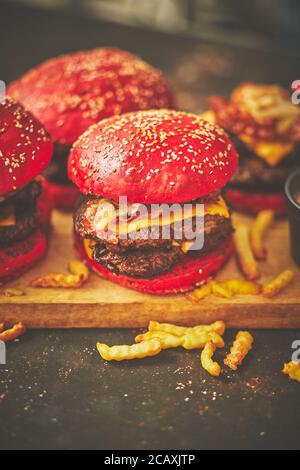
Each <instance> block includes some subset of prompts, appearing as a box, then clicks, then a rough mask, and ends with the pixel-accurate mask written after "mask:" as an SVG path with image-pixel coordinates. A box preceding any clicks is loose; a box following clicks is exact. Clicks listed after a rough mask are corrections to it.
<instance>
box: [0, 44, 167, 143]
mask: <svg viewBox="0 0 300 470" xmlns="http://www.w3.org/2000/svg"><path fill="white" fill-rule="evenodd" d="M7 92H8V94H9V95H11V96H12V97H13V98H15V99H16V100H18V101H20V102H21V103H23V104H24V106H26V107H27V108H28V109H30V110H31V112H32V113H33V114H34V115H35V116H36V117H37V118H38V119H39V120H40V121H41V123H42V124H43V125H44V126H45V127H46V129H47V130H48V132H49V133H50V135H51V137H52V139H53V141H54V142H60V143H62V144H68V145H71V144H73V142H75V140H76V139H77V138H78V137H79V136H80V135H81V134H82V133H83V132H84V131H86V129H87V128H88V127H89V126H90V125H91V124H94V123H96V122H98V121H100V120H102V119H104V118H107V117H109V116H113V115H116V114H123V113H125V112H130V111H135V110H138V109H153V108H163V107H166V108H168V107H170V108H173V107H174V100H173V96H172V93H171V91H170V88H169V85H168V83H167V81H166V79H165V78H164V76H163V74H162V73H161V72H160V71H159V70H157V69H155V68H154V67H152V66H150V65H149V64H147V63H146V62H144V61H143V60H141V59H140V58H139V57H137V56H135V55H133V54H131V53H129V52H126V51H122V50H119V49H113V48H97V49H93V50H88V51H80V52H76V53H72V54H68V55H64V56H60V57H56V58H53V59H50V60H47V61H46V62H43V63H42V64H40V65H39V66H37V67H35V68H34V69H32V70H30V71H29V72H27V73H26V74H25V75H23V77H21V78H20V79H18V80H16V81H15V82H13V83H11V84H10V85H9V86H8V89H7Z"/></svg>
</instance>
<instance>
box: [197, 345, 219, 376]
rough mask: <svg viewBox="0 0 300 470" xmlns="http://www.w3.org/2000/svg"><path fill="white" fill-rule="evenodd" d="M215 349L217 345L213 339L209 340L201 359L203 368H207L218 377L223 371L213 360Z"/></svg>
mask: <svg viewBox="0 0 300 470" xmlns="http://www.w3.org/2000/svg"><path fill="white" fill-rule="evenodd" d="M215 351H216V345H215V344H214V343H213V342H212V341H209V342H208V343H206V345H205V346H204V349H203V351H202V352H201V355H200V359H201V364H202V367H203V369H205V370H206V371H207V372H208V373H209V374H210V375H213V376H214V377H218V376H219V375H220V373H221V366H220V365H219V364H218V363H217V362H215V361H213V360H212V357H213V355H214V353H215Z"/></svg>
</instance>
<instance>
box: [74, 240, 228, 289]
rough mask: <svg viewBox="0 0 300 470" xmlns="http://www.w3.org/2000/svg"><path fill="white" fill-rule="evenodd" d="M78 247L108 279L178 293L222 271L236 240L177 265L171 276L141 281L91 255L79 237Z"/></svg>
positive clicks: (134, 286) (132, 285)
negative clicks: (109, 266)
mask: <svg viewBox="0 0 300 470" xmlns="http://www.w3.org/2000/svg"><path fill="white" fill-rule="evenodd" d="M75 247H76V249H77V251H78V253H79V255H80V256H81V257H82V258H83V259H84V260H86V262H87V264H88V265H89V266H90V267H91V268H92V269H93V270H94V271H95V272H96V273H97V274H99V275H100V276H101V277H104V278H105V279H109V280H110V281H113V282H115V283H117V284H120V285H121V286H124V287H127V288H129V289H134V290H137V291H140V292H148V293H150V294H176V293H180V292H187V291H189V290H192V289H194V288H195V287H196V285H197V284H198V283H201V282H204V281H206V280H207V279H208V278H209V277H210V276H212V275H213V274H215V273H216V272H217V271H219V269H220V268H221V267H222V266H223V264H224V263H225V262H226V261H227V260H228V259H229V258H230V256H231V254H232V237H230V238H228V239H227V240H226V241H225V242H224V243H222V245H220V246H219V247H218V248H217V249H216V250H215V251H212V252H210V253H208V254H206V255H204V256H199V257H192V256H187V258H186V260H184V261H183V262H182V263H179V264H176V266H174V267H173V269H171V270H170V271H168V272H167V273H165V274H161V275H159V276H157V277H155V278H153V279H137V278H133V277H128V276H124V275H117V274H115V273H112V272H111V271H109V270H108V269H106V268H105V267H104V266H102V265H101V264H99V263H97V262H96V261H95V260H93V259H91V258H90V257H89V256H88V254H87V253H86V250H85V248H84V245H83V242H82V240H80V238H79V237H78V236H77V235H75Z"/></svg>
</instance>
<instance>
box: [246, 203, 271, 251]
mask: <svg viewBox="0 0 300 470" xmlns="http://www.w3.org/2000/svg"><path fill="white" fill-rule="evenodd" d="M273 221H274V212H273V211H271V210H264V211H261V212H259V214H258V215H257V217H256V219H255V222H254V224H253V226H252V228H251V230H250V241H251V247H252V251H253V254H254V256H255V258H256V259H258V260H265V259H266V257H267V250H266V249H265V247H264V245H263V238H264V235H265V232H266V231H267V230H268V228H269V227H270V226H271V225H272V223H273Z"/></svg>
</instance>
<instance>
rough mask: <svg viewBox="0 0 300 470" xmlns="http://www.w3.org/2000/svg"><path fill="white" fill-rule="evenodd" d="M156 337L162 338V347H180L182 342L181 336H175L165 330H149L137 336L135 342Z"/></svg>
mask: <svg viewBox="0 0 300 470" xmlns="http://www.w3.org/2000/svg"><path fill="white" fill-rule="evenodd" d="M154 338H158V339H159V340H160V342H161V347H162V349H169V348H178V346H181V343H182V337H181V336H174V335H171V334H170V333H166V332H165V331H147V333H143V334H141V335H138V336H136V337H135V342H136V343H141V342H143V341H148V340H151V339H154Z"/></svg>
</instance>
